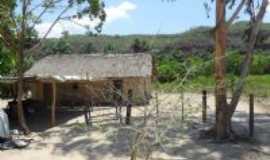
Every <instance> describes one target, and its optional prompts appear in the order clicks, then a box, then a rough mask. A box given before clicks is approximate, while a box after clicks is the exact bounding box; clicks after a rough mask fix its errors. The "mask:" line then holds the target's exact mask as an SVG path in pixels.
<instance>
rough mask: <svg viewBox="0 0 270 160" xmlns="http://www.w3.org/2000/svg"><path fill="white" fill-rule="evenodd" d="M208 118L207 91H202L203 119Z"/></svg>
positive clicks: (204, 120)
mask: <svg viewBox="0 0 270 160" xmlns="http://www.w3.org/2000/svg"><path fill="white" fill-rule="evenodd" d="M206 119H207V91H206V90H203V91H202V121H203V123H205V122H206Z"/></svg>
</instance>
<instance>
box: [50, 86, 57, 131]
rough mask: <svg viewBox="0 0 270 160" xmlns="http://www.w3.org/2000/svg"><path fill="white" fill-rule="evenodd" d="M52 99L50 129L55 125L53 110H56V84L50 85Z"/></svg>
mask: <svg viewBox="0 0 270 160" xmlns="http://www.w3.org/2000/svg"><path fill="white" fill-rule="evenodd" d="M52 90H53V99H52V106H51V127H52V126H54V125H55V108H56V82H53V83H52Z"/></svg>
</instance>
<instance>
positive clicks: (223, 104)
mask: <svg viewBox="0 0 270 160" xmlns="http://www.w3.org/2000/svg"><path fill="white" fill-rule="evenodd" d="M225 5H226V0H217V2H216V30H215V52H214V67H215V68H214V70H215V81H216V85H215V100H216V126H215V127H216V138H218V139H224V138H227V137H228V136H229V133H230V132H229V131H230V125H229V124H230V123H229V120H228V105H227V95H226V84H225V51H226V39H227V27H226V22H225V7H226V6H225Z"/></svg>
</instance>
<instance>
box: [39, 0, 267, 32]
mask: <svg viewBox="0 0 270 160" xmlns="http://www.w3.org/2000/svg"><path fill="white" fill-rule="evenodd" d="M205 1H210V0H175V1H173V2H168V1H167V0H104V2H105V5H106V9H105V10H106V12H107V22H105V25H104V27H103V31H102V33H104V34H111V35H115V34H119V35H126V34H157V33H181V32H183V31H186V30H189V29H190V28H194V27H197V26H205V25H207V26H212V25H213V24H214V10H212V12H211V13H210V18H207V14H206V11H205V8H204V6H203V2H205ZM212 7H214V6H213V5H212ZM60 9H61V8H60ZM55 15H56V14H55ZM52 17H53V15H50V16H47V17H46V18H45V19H44V20H43V23H41V24H40V25H38V26H37V28H36V29H37V30H38V31H39V33H40V35H42V34H44V32H45V30H46V29H47V28H48V27H49V26H50V24H51V21H52ZM243 19H246V16H243V14H242V16H241V20H243ZM75 21H76V24H75V23H71V22H65V21H62V22H60V23H59V24H57V25H56V26H55V27H54V29H53V31H52V32H51V33H50V35H49V37H59V36H61V32H63V31H69V32H70V33H71V34H82V33H84V32H85V29H83V28H82V27H81V26H78V25H77V24H80V25H87V26H90V27H92V28H93V27H94V26H95V24H97V22H96V21H94V22H93V21H92V22H91V21H90V20H89V18H87V17H84V18H82V19H80V20H75ZM265 21H267V22H270V16H269V14H267V16H266V18H265Z"/></svg>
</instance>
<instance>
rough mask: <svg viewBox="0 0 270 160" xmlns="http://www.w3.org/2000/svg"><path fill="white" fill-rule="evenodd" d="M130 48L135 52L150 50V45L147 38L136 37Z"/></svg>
mask: <svg viewBox="0 0 270 160" xmlns="http://www.w3.org/2000/svg"><path fill="white" fill-rule="evenodd" d="M130 49H131V51H132V52H134V53H139V52H146V51H148V50H149V46H148V44H147V42H146V41H145V40H139V39H138V38H136V39H135V40H134V42H133V44H132V45H131V46H130Z"/></svg>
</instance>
